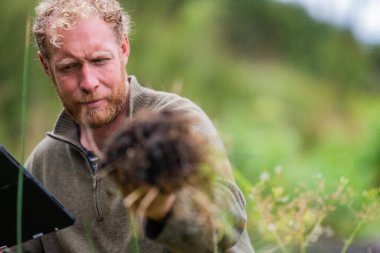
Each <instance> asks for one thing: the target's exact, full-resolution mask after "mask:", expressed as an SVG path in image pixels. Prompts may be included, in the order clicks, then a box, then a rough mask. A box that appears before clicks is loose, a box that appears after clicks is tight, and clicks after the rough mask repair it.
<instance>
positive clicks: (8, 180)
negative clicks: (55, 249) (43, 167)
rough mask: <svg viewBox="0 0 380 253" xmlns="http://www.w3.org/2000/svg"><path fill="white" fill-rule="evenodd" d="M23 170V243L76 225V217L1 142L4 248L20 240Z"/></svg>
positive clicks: (0, 228)
mask: <svg viewBox="0 0 380 253" xmlns="http://www.w3.org/2000/svg"><path fill="white" fill-rule="evenodd" d="M19 172H21V173H22V177H23V194H22V195H23V198H22V207H23V208H22V229H21V231H22V241H23V242H25V241H28V240H30V239H33V238H38V237H41V236H43V235H45V234H47V233H50V232H53V231H57V230H60V229H62V228H65V227H67V226H70V225H72V224H74V216H73V215H71V214H70V212H69V211H68V210H66V209H65V208H64V207H63V205H62V204H61V203H59V201H58V200H57V199H56V198H55V197H54V196H53V195H52V194H51V193H50V192H49V191H48V190H47V189H46V188H45V187H44V186H43V185H42V184H41V183H40V182H39V181H38V180H37V179H36V178H35V177H33V175H32V174H30V173H29V172H28V171H27V170H26V169H24V167H23V166H22V165H20V164H19V163H18V162H17V161H16V159H14V158H13V157H12V156H11V155H10V154H9V153H8V152H7V150H6V149H5V148H4V147H3V146H1V145H0V250H1V249H4V248H6V247H11V246H14V245H16V243H17V188H18V186H17V185H18V176H19Z"/></svg>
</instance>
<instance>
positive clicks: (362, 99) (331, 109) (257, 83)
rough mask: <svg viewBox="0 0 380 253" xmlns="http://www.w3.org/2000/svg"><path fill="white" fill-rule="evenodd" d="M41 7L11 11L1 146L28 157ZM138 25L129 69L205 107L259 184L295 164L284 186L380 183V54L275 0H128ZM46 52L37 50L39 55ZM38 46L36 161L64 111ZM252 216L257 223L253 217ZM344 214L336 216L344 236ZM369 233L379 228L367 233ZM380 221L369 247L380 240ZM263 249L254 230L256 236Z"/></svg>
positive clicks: (5, 9) (3, 68) (18, 4)
mask: <svg viewBox="0 0 380 253" xmlns="http://www.w3.org/2000/svg"><path fill="white" fill-rule="evenodd" d="M36 2H37V1H36V0H34V1H2V2H1V3H0V10H1V14H2V15H0V21H1V24H2V25H1V26H0V34H1V41H0V48H1V50H0V52H1V58H2V59H3V63H2V64H0V121H1V124H0V143H1V144H2V145H4V146H6V147H8V148H9V149H10V150H11V152H12V153H14V154H15V155H16V157H19V154H18V153H19V150H20V147H19V146H20V134H19V132H20V131H19V129H20V111H21V109H20V105H21V101H20V100H21V95H20V94H21V82H22V76H21V74H22V61H23V50H24V30H25V29H24V27H25V21H26V16H27V14H28V13H33V6H34V5H35V4H36ZM122 4H123V6H125V8H126V9H127V10H129V11H130V14H131V16H132V19H133V33H132V35H131V37H130V42H131V49H132V51H131V55H130V59H129V63H128V66H127V71H128V73H130V74H134V75H136V76H137V77H138V79H139V81H140V82H141V83H143V84H145V85H147V86H150V87H154V88H156V89H161V90H167V91H174V92H177V93H179V94H181V95H183V96H185V97H188V98H190V99H192V100H193V101H195V102H196V103H197V104H199V105H200V106H201V107H202V108H203V109H204V110H205V111H206V112H207V114H208V115H209V116H210V117H211V118H212V120H213V121H214V123H215V124H216V126H217V128H218V130H219V132H220V134H221V136H222V138H223V140H224V143H225V145H226V149H227V151H228V154H229V157H230V160H231V162H232V164H233V165H234V168H235V170H237V171H238V172H239V173H240V174H241V175H242V176H243V177H244V179H245V180H247V181H249V182H250V183H252V184H255V183H256V182H258V181H259V177H260V175H261V174H262V173H265V172H268V171H273V170H274V168H278V166H280V167H282V168H283V171H284V173H283V174H284V178H283V180H284V182H286V184H287V185H288V187H296V185H297V184H298V182H304V183H306V184H307V183H310V184H312V182H313V175H315V174H316V173H320V174H322V175H323V176H324V178H326V179H327V180H326V184H327V185H326V188H327V189H333V187H334V185H335V184H336V182H338V181H339V179H340V178H341V177H342V176H343V177H346V178H347V179H348V180H349V182H350V186H351V187H352V188H353V189H354V190H355V191H356V192H361V191H364V190H366V189H368V188H371V187H378V185H379V180H380V142H379V139H380V118H379V117H378V112H379V111H380V100H379V99H378V97H379V92H380V88H379V81H380V75H379V71H378V69H379V68H380V47H379V46H371V47H369V46H365V45H361V44H359V43H358V42H357V41H355V39H354V38H353V36H352V34H351V33H350V32H349V31H348V30H342V29H338V28H336V27H333V26H331V25H328V24H326V23H320V22H317V21H315V20H313V19H311V18H310V17H309V16H308V15H307V14H306V13H305V11H303V10H302V9H301V8H300V7H297V6H294V5H286V4H281V3H278V2H275V1H268V0H255V1H250V0H235V1H233V0H192V1H190V0H181V1H178V0H161V1H153V0H144V1H137V0H123V1H122ZM33 49H34V50H33ZM34 51H36V48H35V47H32V54H31V57H30V68H29V76H30V78H29V86H30V88H29V91H30V92H29V97H28V123H27V140H26V141H27V153H28V154H29V153H30V151H31V149H32V148H33V146H34V145H36V143H37V142H38V140H40V139H41V138H42V137H43V136H44V134H45V132H46V131H49V130H50V129H51V128H52V125H53V123H54V121H55V119H56V117H57V114H58V113H59V111H60V110H61V107H60V105H59V102H58V99H57V98H56V95H55V92H54V88H53V87H52V85H51V83H50V81H49V80H48V79H47V77H46V76H45V75H44V73H43V70H42V68H41V67H40V65H39V63H38V57H37V54H36V53H35V52H34ZM249 218H250V219H255V217H254V216H253V215H250V216H249ZM345 218H347V216H345V215H344V211H342V212H341V213H340V214H338V215H337V216H335V217H333V218H330V219H327V222H329V223H331V226H333V227H334V229H336V231H337V233H338V235H340V236H342V237H344V236H346V235H345V232H346V231H347V230H350V229H351V228H350V227H349V224H347V222H345ZM366 231H367V232H366ZM378 232H379V231H376V225H373V226H372V227H371V226H369V228H368V229H366V230H364V232H363V233H362V239H371V237H374V236H376V235H377V234H378ZM251 236H252V240H253V241H255V238H254V234H253V233H252V234H251Z"/></svg>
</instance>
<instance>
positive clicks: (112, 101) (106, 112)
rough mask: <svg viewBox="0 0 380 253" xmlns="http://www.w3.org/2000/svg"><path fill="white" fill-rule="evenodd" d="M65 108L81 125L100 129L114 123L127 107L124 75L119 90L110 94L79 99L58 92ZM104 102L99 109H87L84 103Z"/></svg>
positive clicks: (83, 94)
mask: <svg viewBox="0 0 380 253" xmlns="http://www.w3.org/2000/svg"><path fill="white" fill-rule="evenodd" d="M56 91H57V94H58V96H59V98H60V100H61V102H62V105H63V107H64V108H65V110H66V111H67V112H68V114H69V115H70V116H71V117H72V118H73V119H74V120H75V122H77V123H78V124H80V125H84V126H88V127H90V128H99V127H102V126H104V125H107V124H108V123H110V122H112V121H113V120H114V119H115V118H116V117H117V116H118V115H119V114H120V112H121V111H122V110H123V109H124V108H125V107H126V106H127V100H128V98H127V94H128V90H127V85H126V77H125V75H124V77H123V80H122V82H121V83H120V84H119V85H118V87H117V89H115V90H113V91H112V93H110V94H99V93H96V92H93V93H87V94H85V93H82V95H81V96H80V97H79V98H76V97H72V96H70V95H67V94H63V93H61V92H59V91H58V89H57V90H56ZM100 99H101V100H103V102H106V103H105V104H104V105H102V106H101V107H99V108H87V107H86V106H85V105H83V103H86V102H90V101H96V100H100Z"/></svg>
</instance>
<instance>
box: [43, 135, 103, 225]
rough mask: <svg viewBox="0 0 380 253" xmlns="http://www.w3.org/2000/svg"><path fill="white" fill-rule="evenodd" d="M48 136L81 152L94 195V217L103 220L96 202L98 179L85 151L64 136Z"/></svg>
mask: <svg viewBox="0 0 380 253" xmlns="http://www.w3.org/2000/svg"><path fill="white" fill-rule="evenodd" d="M48 136H50V137H51V138H53V139H56V140H59V141H63V142H65V143H67V144H69V145H70V146H72V147H73V148H75V149H76V150H78V152H79V153H81V155H82V156H83V158H84V159H85V160H86V164H87V169H88V170H89V172H90V174H91V179H92V181H91V188H92V191H93V193H94V194H93V197H94V205H95V216H96V219H97V220H98V221H103V219H104V218H103V217H102V215H101V214H100V210H99V204H98V191H97V188H98V180H97V178H96V175H95V173H94V171H93V170H92V166H91V162H90V161H89V160H88V158H87V155H86V153H85V152H84V150H83V149H82V148H80V147H78V146H77V145H76V144H74V143H72V142H71V141H68V140H66V139H64V138H60V137H58V136H56V135H53V134H48Z"/></svg>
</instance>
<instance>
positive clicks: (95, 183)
mask: <svg viewBox="0 0 380 253" xmlns="http://www.w3.org/2000/svg"><path fill="white" fill-rule="evenodd" d="M96 185H97V180H96V176H94V177H93V178H92V190H93V191H95V190H96Z"/></svg>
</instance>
